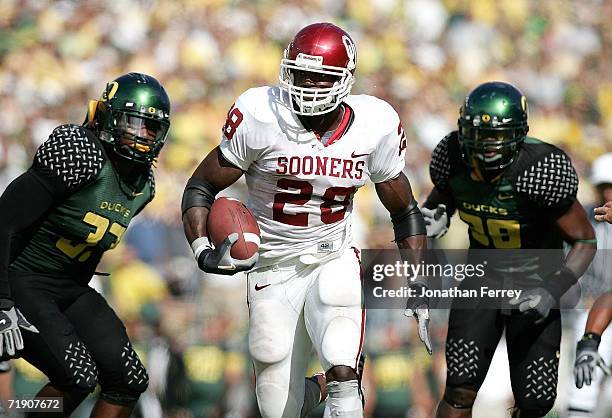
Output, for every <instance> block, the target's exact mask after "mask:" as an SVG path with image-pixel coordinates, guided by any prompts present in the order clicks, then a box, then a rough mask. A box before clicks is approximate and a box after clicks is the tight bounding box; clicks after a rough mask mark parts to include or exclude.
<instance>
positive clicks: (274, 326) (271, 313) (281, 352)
mask: <svg viewBox="0 0 612 418" xmlns="http://www.w3.org/2000/svg"><path fill="white" fill-rule="evenodd" d="M286 309H287V308H285V307H284V306H283V305H282V304H281V303H280V302H277V301H275V300H265V301H255V302H254V303H253V304H252V305H251V312H252V316H251V318H250V324H249V352H250V354H251V356H252V357H253V359H254V360H255V361H257V362H259V363H264V364H273V363H278V362H280V361H281V360H283V359H284V358H285V357H287V356H288V355H289V353H290V352H291V335H292V333H293V331H294V330H293V329H290V326H289V324H287V323H286V321H285V319H286V317H287V313H286Z"/></svg>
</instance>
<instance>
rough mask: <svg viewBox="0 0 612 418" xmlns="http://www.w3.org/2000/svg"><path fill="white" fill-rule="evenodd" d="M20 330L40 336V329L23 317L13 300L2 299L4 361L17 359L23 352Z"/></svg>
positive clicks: (0, 336) (1, 350)
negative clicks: (19, 352)
mask: <svg viewBox="0 0 612 418" xmlns="http://www.w3.org/2000/svg"><path fill="white" fill-rule="evenodd" d="M19 328H23V329H25V330H27V331H30V332H34V333H36V334H38V329H36V327H35V326H34V325H32V324H30V323H29V322H28V320H27V319H25V318H24V317H23V315H22V314H21V312H19V309H17V308H15V304H14V303H13V301H12V300H10V299H0V357H1V358H2V359H3V360H5V359H8V358H12V357H15V356H16V354H17V351H19V350H23V337H22V336H21V330H20V329H19ZM17 355H18V354H17Z"/></svg>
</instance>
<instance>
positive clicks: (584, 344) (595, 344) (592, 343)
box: [576, 332, 601, 351]
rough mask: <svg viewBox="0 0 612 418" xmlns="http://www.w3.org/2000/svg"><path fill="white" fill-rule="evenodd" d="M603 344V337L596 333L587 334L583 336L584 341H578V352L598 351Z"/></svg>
mask: <svg viewBox="0 0 612 418" xmlns="http://www.w3.org/2000/svg"><path fill="white" fill-rule="evenodd" d="M600 342H601V335H599V334H596V333H594V332H587V333H585V334H584V335H583V336H582V339H581V340H580V341H578V346H577V347H576V348H577V350H584V349H591V350H594V351H597V349H598V348H599V343H600Z"/></svg>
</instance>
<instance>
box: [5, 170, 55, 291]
mask: <svg viewBox="0 0 612 418" xmlns="http://www.w3.org/2000/svg"><path fill="white" fill-rule="evenodd" d="M56 194H57V191H56ZM54 202H55V197H54V195H53V192H52V191H50V190H49V188H48V187H47V186H45V185H44V184H43V181H42V180H41V179H40V178H39V177H38V176H37V175H36V174H35V173H34V172H33V171H32V170H28V171H26V172H25V173H24V174H22V175H21V176H19V177H17V178H16V179H15V180H14V181H13V182H12V183H11V184H9V186H8V187H7V188H6V190H5V191H4V193H3V194H2V196H1V197H0V213H1V214H2V216H0V298H10V288H9V283H8V267H9V264H10V263H11V261H12V260H13V258H14V257H15V256H16V255H17V254H18V253H19V252H20V251H21V250H22V249H23V247H24V246H25V245H26V244H27V243H28V241H29V240H30V238H32V235H33V234H34V232H35V231H36V226H37V225H38V224H39V222H40V221H41V220H42V218H43V216H44V215H45V214H46V213H47V211H48V210H49V209H50V208H52V207H53V205H54Z"/></svg>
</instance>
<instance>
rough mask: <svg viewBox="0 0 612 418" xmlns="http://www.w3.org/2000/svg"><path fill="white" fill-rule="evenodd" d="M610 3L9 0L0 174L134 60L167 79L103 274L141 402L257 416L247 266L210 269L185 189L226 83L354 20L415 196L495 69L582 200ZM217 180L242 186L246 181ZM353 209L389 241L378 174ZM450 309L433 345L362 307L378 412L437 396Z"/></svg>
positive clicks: (13, 171)
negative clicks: (143, 164)
mask: <svg viewBox="0 0 612 418" xmlns="http://www.w3.org/2000/svg"><path fill="white" fill-rule="evenodd" d="M611 20H612V2H607V1H604V0H584V1H577V2H575V1H569V0H543V1H535V0H533V1H530V0H507V1H495V0H311V1H309V2H303V1H301V0H285V1H278V0H259V1H246V0H177V1H161V0H159V1H156V0H116V1H110V0H108V1H105V0H89V1H75V0H59V1H50V0H49V1H48V0H3V1H2V2H0V64H1V65H0V106H1V108H0V140H1V143H0V187H1V189H0V190H3V189H4V187H5V186H6V185H7V184H8V183H9V182H10V181H11V180H12V179H13V178H14V177H15V176H17V175H18V174H19V173H21V172H22V171H23V170H25V169H27V167H28V166H29V165H30V164H31V159H32V156H33V154H34V152H35V151H36V149H37V147H38V146H39V145H40V144H41V143H42V142H43V141H44V140H45V139H46V138H47V136H48V135H49V133H50V132H51V130H52V129H53V128H54V127H55V126H56V125H59V124H63V123H75V124H80V123H81V122H82V121H83V119H84V117H85V113H86V109H87V102H88V100H89V99H96V98H98V97H99V96H100V94H101V92H102V90H103V89H104V84H105V82H107V81H110V80H112V79H114V78H116V77H117V76H118V75H120V74H123V73H126V72H129V71H138V72H144V73H148V74H150V75H153V76H154V77H156V78H157V79H159V80H160V81H161V82H162V84H164V86H165V87H166V89H167V91H168V93H169V95H170V98H171V100H172V128H171V133H170V137H169V141H168V143H167V145H166V146H165V148H164V150H163V151H162V154H161V158H160V159H159V161H158V163H157V169H156V183H157V196H156V198H155V200H154V201H153V202H152V204H150V205H149V207H147V209H146V210H145V211H144V212H143V214H142V215H141V216H139V217H138V218H136V220H135V221H134V222H133V225H131V226H130V229H129V230H128V234H127V235H126V238H125V240H124V242H123V243H122V244H121V245H120V246H119V247H118V248H117V249H116V250H115V251H112V252H111V253H110V254H108V256H107V257H106V258H105V259H104V261H103V266H101V267H102V268H103V269H104V271H108V272H110V273H111V275H110V278H96V280H95V282H96V283H95V284H96V285H97V286H99V289H100V291H102V292H104V293H105V294H106V295H107V296H108V297H109V300H110V301H111V302H112V304H113V306H114V307H115V309H116V310H117V311H118V313H119V315H120V316H121V317H122V318H124V319H125V323H126V326H127V327H128V331H129V333H130V335H131V336H132V338H133V340H134V341H135V343H136V345H137V346H138V347H139V348H140V350H141V352H142V358H143V359H144V361H145V363H146V364H147V368H148V370H149V374H150V375H151V385H150V389H149V392H148V393H147V395H146V396H144V397H143V398H142V400H141V403H140V404H141V405H140V406H141V410H142V411H145V412H142V414H143V416H147V417H155V416H162V415H161V413H162V411H163V413H164V414H166V415H167V416H176V417H183V416H184V417H189V416H192V415H193V416H196V417H201V416H206V417H229V416H232V417H234V416H235V417H242V416H251V415H253V414H254V408H255V404H254V396H253V391H252V379H253V377H252V370H251V365H250V361H249V359H248V358H247V356H246V348H245V331H246V327H247V320H248V318H247V310H246V304H245V285H244V278H243V277H237V278H227V277H223V278H219V277H207V278H206V280H202V276H203V274H202V273H200V272H199V271H198V270H197V268H196V265H195V263H194V262H193V259H192V256H191V252H190V250H189V247H188V245H187V243H186V241H185V239H184V237H183V232H182V224H181V219H180V198H181V194H182V190H183V187H184V185H185V183H186V181H187V179H188V178H189V177H190V175H191V172H192V171H193V170H194V169H195V166H196V165H197V163H198V162H199V161H200V160H201V159H202V158H203V157H204V156H205V155H206V154H207V153H208V152H209V151H210V150H211V149H212V148H213V147H215V146H216V145H217V144H218V142H219V136H220V130H221V126H222V125H223V123H224V121H225V114H226V112H227V109H229V107H230V106H231V105H232V103H233V102H234V100H235V99H236V97H237V96H238V95H239V94H240V93H241V92H242V91H244V90H246V89H247V88H250V87H254V86H259V85H266V84H275V83H276V81H277V77H278V72H279V63H280V59H281V57H282V53H283V49H284V48H285V46H286V45H287V43H288V42H289V40H290V39H291V37H292V36H293V34H295V32H297V30H299V29H300V28H301V27H303V26H305V25H307V24H309V23H312V22H316V21H332V22H334V23H336V24H338V25H339V26H341V27H343V28H344V29H346V30H347V31H348V32H349V33H350V34H351V36H352V37H353V39H354V40H355V42H356V44H357V51H358V52H357V53H358V55H357V73H356V78H357V82H356V84H355V86H354V88H353V93H355V94H360V93H365V94H372V95H376V96H378V97H381V98H383V99H385V100H387V101H388V102H390V103H391V104H392V105H393V106H394V107H395V109H396V110H397V111H398V112H399V114H400V116H401V118H402V120H403V125H404V127H405V129H406V132H407V135H408V137H409V143H408V152H407V157H406V158H407V166H406V174H407V175H408V177H409V178H410V180H411V182H412V185H413V187H414V190H415V194H416V196H417V197H418V198H419V200H420V201H421V202H422V201H423V200H424V197H425V196H426V194H427V193H428V192H429V190H430V188H431V183H430V180H429V175H428V161H429V159H430V155H431V150H432V149H433V147H435V145H436V143H437V142H438V141H439V140H440V139H441V138H442V137H443V136H444V135H445V134H446V133H448V132H449V131H451V130H452V129H454V127H455V126H456V119H457V114H458V109H459V106H460V105H461V102H462V99H463V98H464V97H465V95H466V94H467V93H468V92H469V90H471V89H472V88H473V87H475V86H476V85H478V84H479V83H481V82H484V81H487V80H504V81H509V82H512V83H514V84H515V85H516V86H518V87H519V88H520V89H521V90H522V91H523V92H524V93H525V95H526V96H527V98H528V103H529V110H530V128H531V129H530V134H531V135H533V136H535V137H538V138H541V139H544V140H547V141H550V142H552V143H555V144H556V145H558V146H560V147H561V148H563V149H564V150H565V151H566V152H567V153H568V154H569V155H570V156H571V157H572V159H573V162H574V164H575V166H576V167H577V169H578V171H579V175H580V180H581V183H580V190H579V197H580V198H581V200H582V201H583V203H587V204H588V203H589V202H591V201H592V200H593V198H594V197H593V196H594V193H593V190H592V188H591V187H590V183H589V168H590V165H591V163H592V161H593V160H594V159H595V158H596V157H597V156H599V155H601V154H603V153H605V152H610V151H612V77H610V75H611V68H612V67H611V66H610V61H609V56H610V46H611V40H612V25H610V24H609V22H610V21H611ZM225 194H229V195H233V196H235V197H238V198H240V199H246V195H245V186H244V184H243V183H239V184H237V185H236V186H234V187H233V188H232V189H230V190H228V191H227V192H225ZM354 212H355V230H356V232H357V235H356V239H357V241H358V243H359V244H360V245H361V246H362V247H363V248H381V247H388V248H391V247H392V245H393V244H392V243H391V240H392V231H391V228H390V223H389V219H388V214H387V212H386V211H385V210H384V208H383V207H382V206H381V205H380V204H379V203H378V202H377V199H376V196H375V193H374V192H373V189H372V188H365V189H364V190H362V191H360V193H358V194H357V197H356V203H355V210H354ZM454 225H455V226H453V228H451V232H450V233H449V234H448V236H447V238H446V239H445V241H444V242H443V245H444V246H446V247H453V248H461V247H464V246H465V245H466V240H467V238H466V236H465V232H464V231H465V230H464V228H463V227H461V226H459V225H458V222H454ZM446 314H447V313H444V312H436V313H435V315H436V317H434V321H433V324H432V328H433V334H434V344H435V347H434V349H435V351H436V354H435V355H434V356H433V357H431V358H430V357H428V356H427V355H426V353H425V351H424V350H423V349H422V348H421V346H420V345H419V344H416V342H417V341H418V338H417V337H416V334H415V330H414V329H413V324H412V322H409V321H407V320H406V319H405V318H403V317H402V315H401V312H399V311H373V312H370V313H369V319H368V321H369V322H368V335H367V338H366V351H367V352H368V354H369V361H368V367H367V370H368V371H367V373H366V376H365V377H364V382H365V386H366V392H367V394H368V399H369V402H368V404H367V411H368V413H369V414H370V416H385V417H393V416H398V417H404V416H411V417H421V416H427V411H431V409H432V408H433V405H434V404H435V402H436V401H437V399H438V398H439V396H440V387H441V385H442V384H443V381H444V373H445V370H444V354H443V344H444V338H445V333H446V328H445V325H444V323H445V315H446ZM568 338H570V339H572V341H573V335H570V336H569V337H568ZM572 344H573V343H572ZM566 357H567V356H566ZM569 360H570V359H569V358H566V369H567V368H568V367H569V366H567V364H569ZM16 366H17V367H16V369H17V376H16V379H15V390H16V392H19V391H21V392H24V391H25V392H24V393H34V392H36V389H32V387H34V388H36V387H37V386H39V385H40V383H41V382H42V380H40V379H41V377H40V375H39V374H37V373H36V371H35V370H33V369H32V368H31V367H29V366H28V365H27V364H25V363H24V362H17V364H16ZM313 370H315V371H316V362H314V357H313ZM28 385H30V386H28ZM485 385H486V384H485ZM28 390H29V391H30V392H27V391H28ZM504 393H505V394H502V395H497V396H498V397H499V396H502V397H504V396H507V391H506V392H504ZM495 396H496V395H493V397H495ZM501 402H510V399H509V398H508V399H506V398H504V399H503V400H502V401H501ZM508 405H509V404H508ZM155 414H160V415H155ZM488 416H491V415H488Z"/></svg>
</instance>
